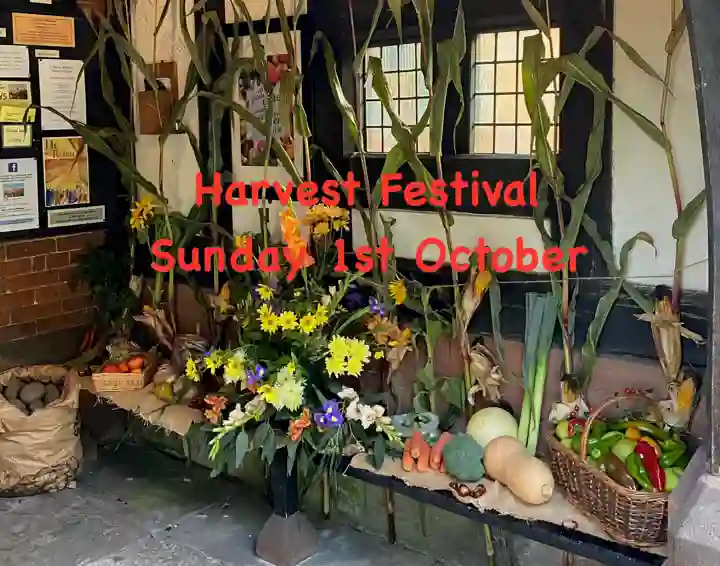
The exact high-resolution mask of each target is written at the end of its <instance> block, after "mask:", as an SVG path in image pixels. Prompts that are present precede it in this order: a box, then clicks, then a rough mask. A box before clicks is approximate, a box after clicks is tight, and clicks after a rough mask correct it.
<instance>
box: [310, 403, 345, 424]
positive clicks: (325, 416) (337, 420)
mask: <svg viewBox="0 0 720 566" xmlns="http://www.w3.org/2000/svg"><path fill="white" fill-rule="evenodd" d="M344 422H345V417H343V415H342V413H341V412H340V407H339V406H338V403H337V401H325V403H324V404H323V406H322V412H321V413H315V423H316V424H317V425H318V426H320V427H323V428H339V427H340V426H342V424H343V423H344Z"/></svg>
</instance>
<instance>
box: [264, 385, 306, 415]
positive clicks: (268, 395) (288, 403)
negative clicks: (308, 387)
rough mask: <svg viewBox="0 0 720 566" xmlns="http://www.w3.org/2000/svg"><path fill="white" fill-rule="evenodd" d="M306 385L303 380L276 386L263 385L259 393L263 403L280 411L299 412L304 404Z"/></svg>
mask: <svg viewBox="0 0 720 566" xmlns="http://www.w3.org/2000/svg"><path fill="white" fill-rule="evenodd" d="M304 385H305V384H304V382H303V381H302V380H299V379H289V380H286V381H283V382H282V383H277V384H275V385H269V384H265V385H262V386H261V387H260V388H259V389H258V391H257V392H258V395H260V397H261V398H262V400H263V401H265V402H266V403H269V404H270V405H272V406H273V407H275V408H276V409H277V410H278V411H281V410H282V409H289V410H290V411H297V410H298V409H299V408H300V407H301V405H302V402H303V394H304V392H305V390H304Z"/></svg>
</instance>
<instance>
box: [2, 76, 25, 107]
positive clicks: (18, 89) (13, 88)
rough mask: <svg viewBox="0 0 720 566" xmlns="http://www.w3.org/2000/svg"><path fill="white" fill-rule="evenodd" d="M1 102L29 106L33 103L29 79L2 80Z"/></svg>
mask: <svg viewBox="0 0 720 566" xmlns="http://www.w3.org/2000/svg"><path fill="white" fill-rule="evenodd" d="M0 104H2V105H3V106H4V105H6V104H7V105H10V106H20V107H23V108H27V107H28V106H30V104H32V95H31V94H30V82H29V81H0Z"/></svg>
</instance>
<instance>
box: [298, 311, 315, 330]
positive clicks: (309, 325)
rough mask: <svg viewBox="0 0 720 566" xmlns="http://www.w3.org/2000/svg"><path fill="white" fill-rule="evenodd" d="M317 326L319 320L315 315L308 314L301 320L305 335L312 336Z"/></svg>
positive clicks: (301, 327) (301, 328)
mask: <svg viewBox="0 0 720 566" xmlns="http://www.w3.org/2000/svg"><path fill="white" fill-rule="evenodd" d="M316 326H317V319H316V317H315V315H314V314H306V315H305V316H303V317H302V318H301V319H300V331H301V332H303V333H304V334H312V333H313V330H315V327H316Z"/></svg>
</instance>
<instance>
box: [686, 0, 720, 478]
mask: <svg viewBox="0 0 720 566" xmlns="http://www.w3.org/2000/svg"><path fill="white" fill-rule="evenodd" d="M685 8H686V10H687V13H688V34H689V36H690V50H691V53H692V60H693V71H694V74H695V88H696V91H697V100H698V113H699V116H700V134H701V137H702V147H703V162H704V165H705V186H706V188H707V191H708V207H707V208H708V237H709V239H710V241H709V246H708V251H709V258H710V269H709V274H710V297H711V301H712V302H711V306H710V314H709V318H710V320H711V328H710V332H709V344H708V354H707V355H708V365H707V372H706V374H705V379H706V382H707V389H706V394H707V395H708V400H709V403H708V406H709V410H710V423H711V440H710V461H711V471H712V473H713V474H715V475H720V285H718V281H720V264H718V262H717V261H715V260H716V258H718V257H720V102H719V101H720V34H719V33H718V29H719V28H720V2H718V1H717V0H685Z"/></svg>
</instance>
